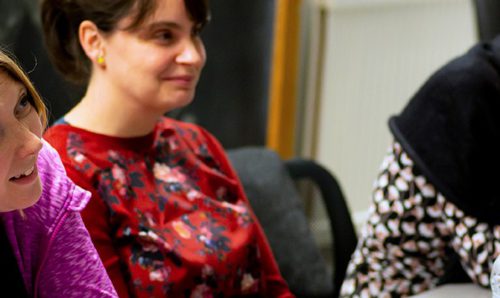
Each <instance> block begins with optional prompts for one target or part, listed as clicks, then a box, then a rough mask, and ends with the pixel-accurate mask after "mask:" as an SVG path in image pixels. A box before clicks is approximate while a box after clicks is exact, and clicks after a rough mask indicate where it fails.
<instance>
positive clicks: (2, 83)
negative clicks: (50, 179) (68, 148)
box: [0, 70, 42, 212]
mask: <svg viewBox="0 0 500 298" xmlns="http://www.w3.org/2000/svg"><path fill="white" fill-rule="evenodd" d="M41 136H42V124H41V122H40V117H39V116H38V113H37V112H36V110H35V108H34V107H33V106H32V105H31V104H30V102H29V95H28V92H27V90H26V88H25V87H24V86H23V85H22V84H20V83H18V82H16V81H14V80H13V79H12V78H11V77H10V76H8V75H7V74H6V73H5V72H3V71H2V70H0V212H6V211H11V210H16V209H23V208H27V207H29V206H31V205H33V204H34V203H35V202H36V201H37V200H38V198H39V197H40V195H41V193H42V186H41V183H40V178H39V177H38V171H37V167H36V160H37V157H38V152H39V151H40V149H41V148H42V142H41V139H40V138H41Z"/></svg>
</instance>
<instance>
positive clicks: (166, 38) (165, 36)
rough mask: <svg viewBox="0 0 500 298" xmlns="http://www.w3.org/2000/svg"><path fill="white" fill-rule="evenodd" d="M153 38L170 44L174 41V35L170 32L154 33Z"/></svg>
mask: <svg viewBox="0 0 500 298" xmlns="http://www.w3.org/2000/svg"><path fill="white" fill-rule="evenodd" d="M155 38H156V39H157V40H159V41H160V42H164V43H165V42H170V41H171V40H173V39H174V34H173V33H172V31H170V30H161V31H159V32H156V33H155Z"/></svg>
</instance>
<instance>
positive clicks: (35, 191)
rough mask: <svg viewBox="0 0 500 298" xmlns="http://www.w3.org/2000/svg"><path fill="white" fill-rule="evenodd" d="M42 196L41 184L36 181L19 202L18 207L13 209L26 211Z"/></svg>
mask: <svg viewBox="0 0 500 298" xmlns="http://www.w3.org/2000/svg"><path fill="white" fill-rule="evenodd" d="M41 196H42V184H41V183H40V180H38V181H37V182H36V183H35V185H33V188H32V189H31V191H30V192H29V193H27V194H26V196H24V198H23V199H20V200H19V206H17V208H15V209H26V208H29V207H31V206H33V205H35V204H36V202H38V200H39V199H40V197H41Z"/></svg>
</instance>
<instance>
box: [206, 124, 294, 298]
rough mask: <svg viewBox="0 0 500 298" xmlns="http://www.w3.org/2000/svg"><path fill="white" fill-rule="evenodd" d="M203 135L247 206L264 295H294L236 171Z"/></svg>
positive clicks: (218, 147)
mask: <svg viewBox="0 0 500 298" xmlns="http://www.w3.org/2000/svg"><path fill="white" fill-rule="evenodd" d="M203 133H204V137H205V138H206V140H207V145H208V147H209V148H210V149H211V151H212V153H213V156H214V158H215V159H216V160H217V162H218V163H219V164H220V166H221V169H222V171H223V172H224V173H225V174H226V175H227V176H228V177H229V178H231V179H234V181H236V182H237V187H238V197H239V198H241V199H242V200H243V201H244V202H245V203H246V204H247V205H248V206H249V211H250V213H251V215H252V219H253V220H254V222H255V224H256V228H257V245H258V246H259V251H260V254H261V259H262V265H263V268H262V271H263V272H264V280H263V288H264V292H265V295H266V296H265V297H276V298H288V297H295V296H294V295H293V294H292V293H291V292H290V289H289V288H288V285H287V283H286V281H285V280H284V279H283V277H282V276H281V273H280V270H279V267H278V264H277V262H276V259H275V258H274V255H273V252H272V250H271V247H270V245H269V243H268V241H267V238H266V236H265V234H264V231H263V229H262V227H261V225H260V223H259V221H258V219H257V217H256V216H255V214H254V213H253V211H252V210H251V206H250V203H249V201H248V199H247V197H246V195H245V192H244V190H243V186H242V184H241V182H240V181H239V178H238V175H237V174H236V171H235V170H234V169H233V168H232V166H231V164H230V162H229V160H228V158H227V156H226V154H225V152H224V149H223V148H222V146H221V145H220V144H219V142H218V141H217V140H216V139H215V138H214V137H213V136H212V135H210V134H209V133H208V132H206V131H204V130H203Z"/></svg>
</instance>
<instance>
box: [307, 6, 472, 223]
mask: <svg viewBox="0 0 500 298" xmlns="http://www.w3.org/2000/svg"><path fill="white" fill-rule="evenodd" d="M330 7H331V10H330V13H329V16H328V20H327V28H326V30H327V35H326V49H325V53H326V54H325V56H326V57H325V61H324V73H323V75H322V81H323V84H322V86H323V87H322V90H321V93H320V112H319V119H318V121H319V123H318V125H319V131H318V144H317V154H316V158H317V159H318V160H319V161H320V162H321V163H323V164H325V165H327V167H329V168H330V169H331V170H332V172H334V173H335V175H336V176H337V178H338V179H339V180H340V182H341V184H342V186H343V190H344V192H345V194H346V197H347V198H348V204H349V205H350V208H351V212H352V213H353V217H354V219H355V221H358V218H359V217H360V216H361V217H362V215H363V214H364V211H365V210H366V209H367V208H368V205H369V203H370V200H371V197H370V196H371V190H372V183H373V181H374V179H375V177H376V175H377V172H378V168H379V165H380V162H381V161H382V158H383V155H384V153H385V151H386V148H387V146H388V145H389V143H390V141H391V136H390V133H389V130H388V127H387V120H388V118H389V116H390V115H392V114H395V113H397V112H399V111H400V110H401V108H402V107H403V106H404V105H405V103H406V102H407V101H408V99H409V98H410V96H411V95H412V94H413V93H414V92H415V91H416V90H417V89H418V87H419V86H420V85H421V84H422V83H423V82H424V81H425V79H426V78H427V77H428V76H429V75H430V74H431V73H432V72H433V71H434V70H436V69H437V68H438V67H439V66H441V65H443V64H444V63H445V62H447V61H448V60H449V59H451V58H453V57H455V56H457V55H459V54H461V53H462V52H464V51H465V50H467V49H468V48H469V47H470V46H471V45H472V44H474V42H475V39H476V34H475V32H476V31H475V30H476V29H475V19H474V17H475V16H474V11H473V7H472V4H471V2H469V1H468V0H370V1H366V0H337V2H333V3H331V6H330Z"/></svg>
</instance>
